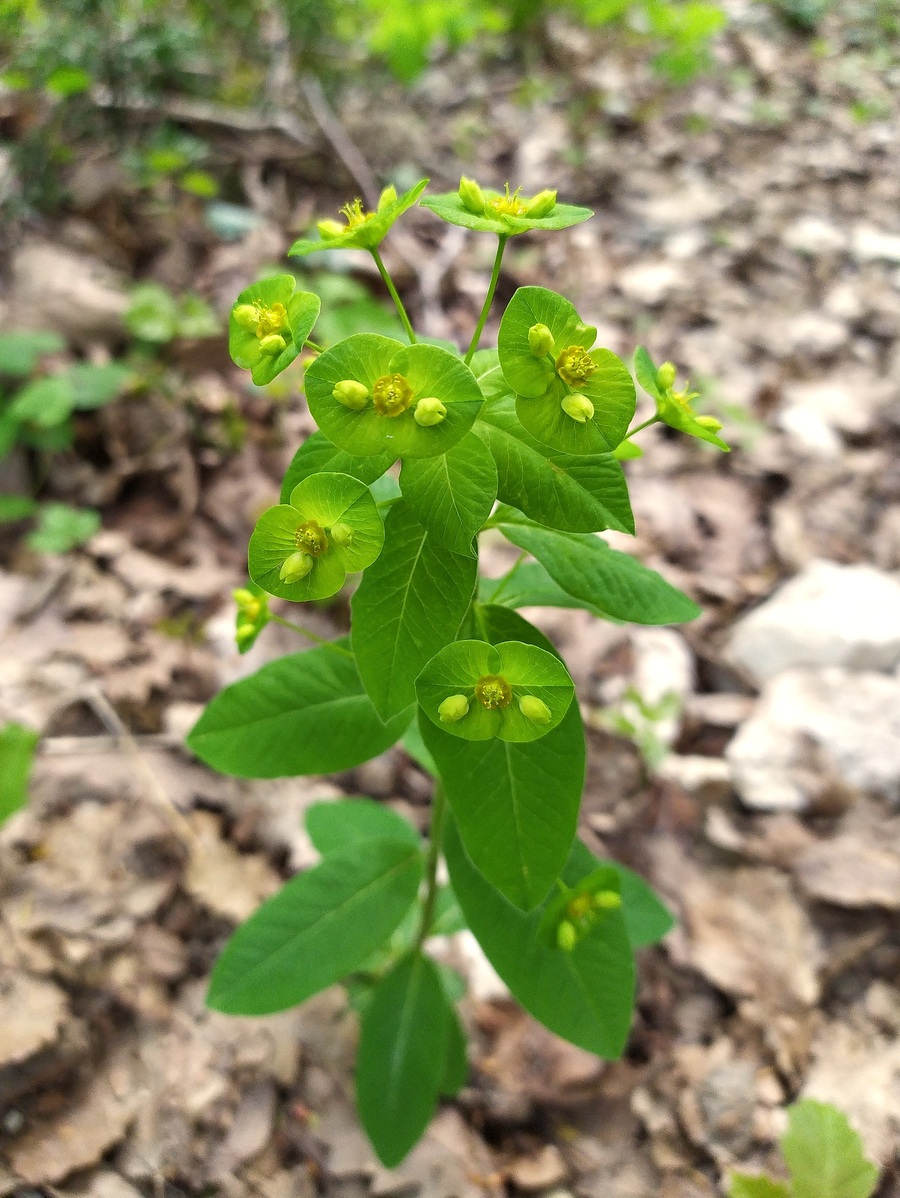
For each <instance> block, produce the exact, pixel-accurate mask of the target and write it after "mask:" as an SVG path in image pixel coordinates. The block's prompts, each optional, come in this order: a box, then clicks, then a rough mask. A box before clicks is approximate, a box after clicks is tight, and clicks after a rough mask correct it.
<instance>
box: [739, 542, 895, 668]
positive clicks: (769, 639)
mask: <svg viewBox="0 0 900 1198" xmlns="http://www.w3.org/2000/svg"><path fill="white" fill-rule="evenodd" d="M728 653H729V656H730V658H731V660H732V661H733V662H734V663H735V664H736V665H738V666H739V667H740V668H741V669H742V670H744V671H745V672H746V673H747V674H748V675H749V676H750V677H751V678H753V679H755V680H756V681H757V682H764V681H766V680H767V679H769V678H774V677H775V675H776V674H779V673H781V672H782V670H789V669H791V668H792V667H794V666H843V667H845V668H846V669H850V670H885V671H889V670H892V669H894V667H895V666H896V665H897V664H898V663H900V581H898V580H897V579H896V578H895V577H894V576H893V575H891V574H888V573H885V572H884V571H882V570H876V569H875V568H874V567H873V566H868V565H855V566H842V565H837V564H836V563H834V562H826V561H814V562H812V563H811V564H810V565H809V566H807V568H806V569H805V570H804V571H803V573H802V574H798V575H797V577H796V578H793V579H791V581H790V582H787V583H785V584H784V586H782V587H781V588H780V589H779V590H778V591H776V592H775V594H774V595H773V596H772V597H771V598H770V599H768V600H767V601H766V602H765V603H763V604H762V605H761V606H760V607H757V608H756V609H755V610H754V611H752V612H750V613H749V615H746V616H744V617H743V619H741V620H739V621H738V623H737V624H736V625H735V627H734V630H733V632H732V635H731V641H730V644H729V649H728Z"/></svg>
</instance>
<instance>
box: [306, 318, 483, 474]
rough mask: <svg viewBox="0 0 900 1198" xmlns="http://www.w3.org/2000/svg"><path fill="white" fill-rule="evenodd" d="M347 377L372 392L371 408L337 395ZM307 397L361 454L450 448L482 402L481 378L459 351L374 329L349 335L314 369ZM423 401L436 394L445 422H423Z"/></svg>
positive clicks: (325, 426) (343, 443) (327, 429)
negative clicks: (418, 415)
mask: <svg viewBox="0 0 900 1198" xmlns="http://www.w3.org/2000/svg"><path fill="white" fill-rule="evenodd" d="M346 382H356V383H361V384H362V385H363V386H364V387H365V388H366V390H367V391H368V392H369V396H370V398H369V400H368V402H367V403H366V405H365V406H364V407H362V408H350V407H347V406H346V405H345V404H344V403H342V402H341V401H340V399H338V398H336V397H335V389H336V388H338V387H339V385H340V384H341V383H346ZM339 394H340V392H339ZM306 398H307V401H308V403H309V410H310V412H311V413H312V415H313V417H314V419H315V421H316V423H317V424H318V426H319V428H320V429H321V430H322V432H323V433H324V434H325V436H326V437H328V439H329V440H330V441H332V442H333V443H334V444H335V445H337V446H338V448H339V449H343V450H345V451H346V452H347V453H350V454H354V455H356V456H359V457H368V456H370V455H373V454H383V453H387V454H389V455H391V454H392V455H393V456H394V457H395V458H396V457H410V458H428V457H434V456H435V455H437V454H440V453H446V452H447V450H448V449H452V447H453V446H454V445H455V444H456V443H457V442H458V441H461V440H462V438H463V437H464V436H465V435H466V433H467V432H468V431H469V429H470V428H471V427H472V425H473V423H474V422H475V417H476V416H477V415H478V411H479V408H480V407H481V404H482V395H481V391H480V390H479V387H478V383H477V382H476V380H475V376H474V375H473V374H472V372H471V370H469V368H468V366H466V365H465V364H464V363H463V362H461V361H460V359H459V358H457V357H456V356H455V355H453V354H451V353H449V352H448V351H447V350H445V349H440V348H439V347H438V346H436V345H403V344H402V343H401V342H400V341H394V340H393V339H392V338H390V337H379V336H377V335H376V334H374V333H358V334H357V335H356V336H354V337H348V338H347V339H346V341H341V342H340V343H339V344H338V345H336V346H334V348H333V349H329V350H327V351H326V352H325V353H324V354H322V355H321V356H320V357H319V358H317V359H316V361H315V362H313V363H312V364H311V365H310V366H308V367H307V370H306ZM423 399H437V400H439V401H440V402H441V404H443V406H444V407H445V408H446V415H445V416H444V417H443V418H442V419H441V420H440V421H439V422H438V423H436V424H429V425H428V426H427V427H423V426H422V424H420V423H418V422H417V421H416V419H415V413H416V407H417V405H418V404H419V402H420V401H421V400H423Z"/></svg>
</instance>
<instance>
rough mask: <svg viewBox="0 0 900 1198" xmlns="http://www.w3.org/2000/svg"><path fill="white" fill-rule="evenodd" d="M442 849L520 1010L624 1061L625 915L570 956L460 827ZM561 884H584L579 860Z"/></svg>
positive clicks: (630, 976)
mask: <svg viewBox="0 0 900 1198" xmlns="http://www.w3.org/2000/svg"><path fill="white" fill-rule="evenodd" d="M538 743H539V744H541V743H543V742H540V741H539V742H538ZM444 848H445V853H446V857H447V866H448V868H449V870H450V877H451V880H452V882H453V887H454V890H455V891H456V893H457V897H458V898H459V902H460V906H461V907H462V909H463V912H464V914H465V916H466V920H467V921H468V924H469V927H470V928H471V929H472V931H473V932H474V934H475V936H476V938H477V940H478V942H479V944H480V945H481V947H482V948H483V949H484V952H485V954H486V956H487V958H488V960H489V961H490V962H491V964H492V965H493V967H494V968H495V969H496V970H497V972H498V974H499V975H500V977H501V978H502V979H503V980H504V982H506V984H507V986H509V988H510V990H511V991H512V992H513V994H514V995H515V997H516V998H517V999H518V1000H519V1002H520V1003H521V1004H522V1006H523V1007H525V1009H526V1010H527V1011H529V1012H530V1013H531V1014H532V1015H534V1017H535V1018H536V1019H539V1020H540V1021H541V1023H543V1024H544V1025H545V1027H548V1028H549V1029H550V1031H552V1032H555V1033H556V1035H558V1036H562V1037H563V1038H564V1039H566V1040H569V1041H571V1042H572V1043H573V1044H577V1045H578V1046H579V1047H580V1048H584V1049H586V1050H587V1051H588V1052H594V1053H597V1055H598V1056H601V1057H606V1058H609V1059H613V1058H615V1057H617V1056H619V1055H620V1054H621V1052H622V1049H623V1047H624V1045H625V1041H626V1039H627V1036H628V1030H629V1027H630V1025H631V1013H632V1008H633V1003H634V958H633V955H632V950H631V945H630V944H629V942H628V935H627V932H626V927H625V920H624V918H623V916H622V913H621V911H609V912H607V913H606V915H605V918H604V919H602V920H600V921H599V922H598V923H597V924H595V926H594V927H593V928H592V929H591V930H590V931H589V932H588V933H587V934H586V935H585V936H584V937H583V938H582V939H581V940H580V941H579V942H578V943H577V944H576V945H575V947H574V948H573V949H572V951H571V952H564V951H563V950H562V949H560V948H557V947H556V946H555V944H554V943H553V942H552V940H551V939H549V938H548V937H547V936H546V934H545V933H544V932H543V929H542V928H541V924H542V921H543V919H544V914H545V905H542V906H539V907H537V908H536V909H535V910H533V911H531V912H528V913H525V912H523V911H521V910H519V909H518V908H517V907H515V906H513V904H512V903H510V902H508V901H507V900H506V899H505V898H504V897H503V895H502V894H499V893H498V892H497V891H496V890H495V889H494V888H493V887H492V886H491V885H490V884H489V883H488V882H487V881H486V880H485V878H484V877H483V876H482V874H480V873H479V872H478V870H477V869H476V868H475V866H474V865H473V863H472V861H471V859H470V858H469V856H468V854H467V853H466V851H465V849H464V847H463V843H462V840H461V838H460V836H459V831H458V828H457V825H456V822H455V820H451V821H450V823H449V825H448V828H447V834H446V837H445V841H444ZM562 877H563V881H564V882H565V883H566V884H567V885H569V886H575V885H576V884H577V883H578V882H579V881H581V879H582V878H583V877H584V872H583V870H582V869H581V868H580V867H579V865H578V862H577V860H573V855H570V857H569V859H568V861H567V862H565V863H564V867H563V871H562ZM550 897H551V899H552V898H553V897H554V895H553V894H551V896H550Z"/></svg>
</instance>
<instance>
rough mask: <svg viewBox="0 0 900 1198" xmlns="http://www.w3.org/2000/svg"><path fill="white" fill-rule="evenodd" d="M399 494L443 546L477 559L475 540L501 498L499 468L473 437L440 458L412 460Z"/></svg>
mask: <svg viewBox="0 0 900 1198" xmlns="http://www.w3.org/2000/svg"><path fill="white" fill-rule="evenodd" d="M476 429H477V425H476ZM400 489H401V491H402V492H403V496H404V498H405V499H406V500H407V502H408V503H409V505H410V507H411V508H412V509H413V511H414V512H415V514H416V518H417V519H418V520H419V521H420V523H421V524H423V525H424V526H425V528H426V529H427V530H428V532H429V533H430V534H431V535H432V537H433V538H434V540H435V541H436V542H437V543H438V544H441V545H446V546H447V548H448V549H452V550H453V552H454V553H464V554H467V555H469V556H472V555H473V553H474V550H473V545H472V540H473V538H474V536H475V535H476V533H477V532H478V531H479V529H480V528H481V526H482V525H483V524H484V522H485V520H486V519H487V518H488V516H489V515H490V514H491V508H492V507H493V506H494V500H495V499H496V498H497V467H496V466H495V465H494V459H493V457H492V456H491V454H490V453H489V452H488V449H486V448H485V446H484V445H482V443H481V441H479V439H478V438H477V437H476V436H473V435H471V434H468V435H466V436H465V437H463V439H462V440H461V441H460V442H459V444H458V445H454V446H453V448H452V449H450V450H448V451H447V453H442V454H440V455H439V456H438V457H431V458H407V460H406V461H405V462H404V463H403V469H402V470H401V471H400Z"/></svg>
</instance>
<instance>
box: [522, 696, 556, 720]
mask: <svg viewBox="0 0 900 1198" xmlns="http://www.w3.org/2000/svg"><path fill="white" fill-rule="evenodd" d="M519 711H521V713H522V715H523V716H524V717H525V719H526V720H531V722H532V724H549V723H550V719H551V716H550V708H549V707H548V706H547V704H546V703H545V702H544V701H543V699H539V698H538V697H537V696H536V695H523V696H522V698H521V699H520V700H519Z"/></svg>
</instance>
